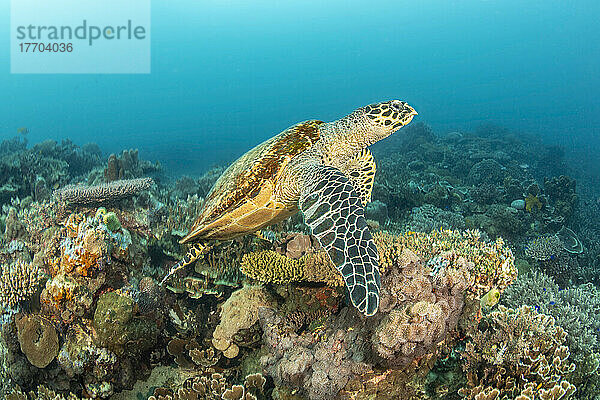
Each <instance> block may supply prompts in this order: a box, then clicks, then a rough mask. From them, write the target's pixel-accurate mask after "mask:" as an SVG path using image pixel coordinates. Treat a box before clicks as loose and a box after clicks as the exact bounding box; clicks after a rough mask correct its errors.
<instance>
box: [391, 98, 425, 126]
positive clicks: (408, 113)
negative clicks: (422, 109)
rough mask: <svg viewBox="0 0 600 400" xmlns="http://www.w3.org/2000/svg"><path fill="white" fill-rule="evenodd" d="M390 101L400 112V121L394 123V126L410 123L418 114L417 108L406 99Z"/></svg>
mask: <svg viewBox="0 0 600 400" xmlns="http://www.w3.org/2000/svg"><path fill="white" fill-rule="evenodd" d="M390 103H391V104H390V106H391V107H392V108H393V109H394V110H395V111H397V112H398V114H399V116H398V120H399V121H398V123H396V124H395V125H394V127H399V126H406V125H408V124H409V123H410V121H412V119H413V118H414V116H415V115H417V114H418V113H417V112H416V111H415V109H414V108H412V107H411V106H409V105H408V103H406V102H405V101H400V100H392V101H391V102H390Z"/></svg>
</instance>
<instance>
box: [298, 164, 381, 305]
mask: <svg viewBox="0 0 600 400" xmlns="http://www.w3.org/2000/svg"><path fill="white" fill-rule="evenodd" d="M303 178H304V179H302V180H303V181H304V183H305V184H304V185H303V188H302V193H301V194H300V203H299V205H300V209H301V210H302V212H303V213H304V220H305V221H306V223H307V224H308V225H309V226H310V228H311V230H312V234H313V235H314V236H315V237H316V238H317V239H318V240H319V243H320V244H321V246H322V247H323V248H324V249H325V250H326V251H327V254H329V257H330V258H331V261H332V262H333V263H334V264H335V266H336V268H337V269H338V271H340V273H341V274H342V276H343V277H344V282H345V283H346V286H347V287H348V290H349V292H350V299H351V301H352V304H354V306H355V307H356V308H358V310H359V311H360V312H362V313H363V314H365V315H373V314H375V313H376V312H377V307H378V306H379V287H380V285H381V281H380V277H379V269H378V257H377V248H376V247H375V243H374V242H373V239H372V237H371V233H370V232H369V229H368V227H367V222H366V220H365V218H364V211H363V206H362V202H361V198H360V195H359V194H358V192H357V191H356V190H355V189H354V187H353V186H352V184H351V183H350V181H349V180H348V178H347V177H346V176H345V175H344V174H343V173H342V172H341V171H340V170H338V169H337V168H334V167H330V166H324V165H311V166H307V167H306V170H305V171H304V173H303Z"/></svg>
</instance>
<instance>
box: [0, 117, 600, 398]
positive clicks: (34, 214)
mask: <svg viewBox="0 0 600 400" xmlns="http://www.w3.org/2000/svg"><path fill="white" fill-rule="evenodd" d="M405 129H406V130H405V133H406V134H405V135H394V136H392V137H390V138H389V140H387V141H386V144H385V145H384V146H374V148H373V153H374V155H375V158H376V160H377V165H378V174H377V176H376V178H375V179H376V180H375V183H374V187H373V194H372V197H373V201H372V202H370V203H369V204H368V205H367V207H366V214H365V215H366V217H367V218H368V219H369V221H368V224H369V227H370V229H371V232H372V233H373V236H374V241H375V244H376V246H377V249H378V253H379V257H380V272H381V279H382V281H381V283H382V288H381V302H380V309H379V311H378V313H377V314H376V315H375V316H373V317H369V318H365V317H363V316H361V315H359V313H357V312H356V311H355V310H354V309H353V308H352V307H349V306H348V304H347V299H345V294H344V286H343V282H342V279H341V277H340V275H339V273H338V272H337V270H336V269H335V268H334V267H333V265H332V264H331V262H330V260H329V258H328V256H327V254H326V253H325V252H323V251H322V250H321V249H320V248H319V245H318V243H317V242H316V240H315V239H314V237H312V236H310V235H308V234H307V232H308V231H309V229H308V227H307V226H306V225H305V224H303V222H302V219H301V216H299V215H298V216H294V217H293V218H290V219H288V220H286V221H282V222H280V223H278V224H275V225H274V226H271V227H269V228H268V229H269V230H265V231H261V232H259V233H258V234H257V235H255V236H253V235H248V236H246V237H242V238H236V239H234V240H231V241H225V242H219V243H209V246H208V248H207V251H206V253H205V254H204V255H203V256H202V257H201V258H200V259H199V260H198V261H197V262H196V263H195V264H194V265H193V266H191V267H190V268H188V269H185V270H182V271H180V272H179V273H178V274H176V275H175V276H173V277H172V278H171V279H170V280H169V282H168V286H167V287H166V288H163V287H161V286H160V285H159V284H158V283H157V282H158V281H160V279H161V278H162V277H163V276H164V272H165V271H166V270H168V269H169V267H170V266H171V265H172V264H173V263H175V262H177V261H178V260H180V259H181V258H182V256H183V254H184V251H185V248H184V246H180V245H179V243H178V240H179V239H181V237H183V236H184V235H186V234H187V233H188V230H189V228H190V227H191V226H192V224H193V222H194V220H195V219H196V217H197V215H198V214H199V213H200V211H201V208H202V205H203V202H204V197H206V196H207V194H208V193H209V191H210V189H211V187H212V185H213V183H214V182H215V181H216V179H217V178H218V176H219V175H220V174H221V173H222V172H223V171H224V168H223V167H216V168H213V169H211V170H209V171H207V172H206V173H205V174H204V175H203V176H200V177H194V176H190V177H181V178H177V177H174V178H173V180H168V179H167V178H166V177H165V176H163V175H160V172H161V168H160V165H158V163H150V162H148V161H144V160H141V159H140V157H139V153H138V151H137V150H126V151H123V152H121V153H117V154H112V155H110V156H109V157H108V159H107V158H106V156H105V158H102V153H101V151H100V149H99V148H98V147H97V146H94V145H86V146H83V147H78V146H75V145H73V144H72V143H70V142H69V141H63V142H62V143H57V142H54V141H47V142H44V143H40V144H37V145H35V146H33V147H31V148H29V147H28V146H27V142H26V140H23V139H22V138H21V139H13V140H7V141H4V142H2V143H0V205H1V206H2V207H1V208H0V210H1V211H0V234H2V240H0V265H2V271H1V274H2V276H1V279H2V282H1V284H0V301H1V302H2V308H1V310H2V311H3V314H2V316H1V317H2V318H0V328H1V329H0V378H1V381H2V382H1V384H0V398H10V399H19V400H21V399H25V400H29V399H53V400H60V399H70V400H75V399H79V398H97V399H100V398H111V399H115V400H120V399H133V398H135V399H147V398H151V399H152V400H155V399H163V400H166V399H170V400H173V399H182V400H183V399H185V400H189V399H245V400H251V399H267V398H274V399H277V398H279V399H288V400H292V399H293V400H303V399H311V400H314V399H319V400H326V399H334V398H337V399H344V400H350V399H353V400H367V399H369V400H372V399H381V400H392V399H399V398H400V399H432V398H448V399H456V400H458V399H459V398H460V397H459V395H458V390H459V389H461V391H460V392H461V394H462V395H463V396H464V397H468V398H477V399H484V398H491V399H493V398H498V399H501V398H507V399H508V398H519V399H525V398H529V399H534V398H535V399H537V398H544V399H551V398H563V399H564V398H567V397H569V396H570V397H573V398H578V399H585V400H597V396H598V393H600V379H598V371H599V369H598V368H599V366H600V333H599V332H600V322H599V321H600V319H598V315H600V308H599V307H600V306H599V304H598V299H599V298H600V294H599V293H598V287H597V286H594V284H596V285H597V284H598V283H600V278H598V277H600V272H598V271H600V246H599V245H598V243H600V230H599V229H598V224H597V221H598V219H597V218H598V212H599V210H600V203H599V202H597V199H598V198H600V195H599V194H598V193H597V188H598V187H600V186H598V184H597V182H594V181H590V180H589V179H588V178H586V176H585V174H583V173H582V171H580V170H577V171H576V172H577V173H576V174H574V173H573V172H574V171H575V168H573V169H572V170H569V169H568V168H567V167H570V166H569V165H567V164H566V162H565V159H564V158H560V156H561V150H560V149H559V148H556V147H552V146H546V145H544V144H543V143H542V142H541V141H540V140H539V138H536V137H533V136H530V135H527V134H521V133H519V134H515V133H512V132H509V131H507V130H505V129H501V128H498V127H491V126H485V127H481V128H479V129H477V130H476V131H474V132H452V133H450V134H437V133H434V132H433V130H432V129H430V128H429V127H428V126H427V125H425V124H412V126H409V127H407V128H405ZM147 176H152V177H153V179H154V182H153V181H152V180H150V178H144V177H147ZM571 176H572V177H574V178H576V179H577V182H576V181H575V179H573V178H572V177H571ZM78 182H86V185H87V186H82V185H79V186H77V185H74V184H77V183H78ZM57 188H62V189H58V190H56V189H57ZM138 188H142V189H138ZM53 190H56V191H55V192H54V193H55V197H54V198H52V197H51V196H52V191H53ZM121 200H122V201H121ZM100 205H102V206H103V207H100V208H97V207H98V206H100ZM465 228H472V229H473V230H467V231H464V229H465ZM474 229H478V231H477V230H474ZM490 238H491V240H490ZM530 238H534V240H531V241H530V240H529V239H530ZM528 242H529V243H528ZM513 252H514V255H516V256H517V257H518V259H517V260H516V261H515V257H514V255H513ZM516 265H518V269H519V278H518V279H517V278H516V277H517V266H516ZM45 280H47V281H46V282H45V283H44V281H45ZM583 282H593V283H594V284H590V283H586V284H581V283H583ZM259 284H260V285H264V286H260V285H259ZM559 285H560V286H559ZM40 292H41V293H40ZM499 302H500V304H502V305H503V306H510V307H512V308H513V309H512V310H508V309H505V308H503V307H499V306H498V303H499ZM523 305H529V306H531V308H521V306H523ZM542 313H543V314H542ZM563 330H564V332H563ZM565 333H566V335H565ZM257 372H261V373H264V374H265V376H262V375H260V374H259V375H256V374H255V373H257ZM17 385H18V386H17ZM573 386H576V388H577V389H576V390H575V391H573V390H574V387H573ZM519 396H520V397H519Z"/></svg>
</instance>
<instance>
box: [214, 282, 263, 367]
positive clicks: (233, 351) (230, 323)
mask: <svg viewBox="0 0 600 400" xmlns="http://www.w3.org/2000/svg"><path fill="white" fill-rule="evenodd" d="M273 305H274V300H273V299H272V298H271V296H270V295H269V294H268V293H267V292H266V291H265V289H264V288H263V287H261V286H244V287H243V288H241V289H239V290H237V291H235V292H233V294H232V295H231V296H230V297H229V298H228V299H227V301H226V302H225V303H224V304H223V306H222V307H221V322H220V323H219V325H217V327H216V328H215V330H214V332H213V339H212V343H213V346H215V348H216V349H217V350H221V351H222V352H223V355H224V356H225V357H227V358H234V357H236V356H237V355H238V353H239V347H238V345H237V344H235V343H234V340H233V338H234V336H235V335H236V333H238V332H239V331H240V330H243V329H249V328H250V327H252V326H253V325H254V324H255V323H256V322H258V309H259V308H260V307H271V306H273Z"/></svg>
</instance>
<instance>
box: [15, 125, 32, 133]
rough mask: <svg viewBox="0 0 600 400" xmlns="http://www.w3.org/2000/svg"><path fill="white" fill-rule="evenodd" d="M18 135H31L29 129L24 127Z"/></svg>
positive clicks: (18, 130) (19, 130) (18, 131)
mask: <svg viewBox="0 0 600 400" xmlns="http://www.w3.org/2000/svg"><path fill="white" fill-rule="evenodd" d="M17 133H18V134H21V135H27V134H28V133H29V128H26V127H24V126H23V127H21V128H19V129H17Z"/></svg>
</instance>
